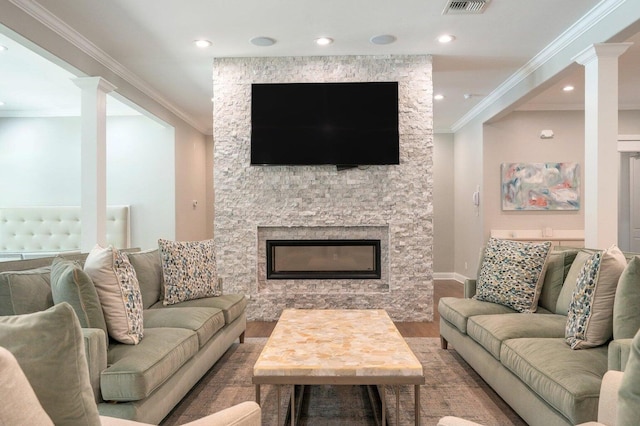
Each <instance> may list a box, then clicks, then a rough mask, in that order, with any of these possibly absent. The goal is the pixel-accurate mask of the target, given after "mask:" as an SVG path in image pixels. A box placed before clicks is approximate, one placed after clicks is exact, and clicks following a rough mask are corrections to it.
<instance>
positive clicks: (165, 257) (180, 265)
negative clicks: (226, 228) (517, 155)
mask: <svg viewBox="0 0 640 426" xmlns="http://www.w3.org/2000/svg"><path fill="white" fill-rule="evenodd" d="M158 248H159V249H160V258H161V260H162V273H163V275H164V284H165V286H164V301H163V304H164V305H172V304H174V303H179V302H184V301H185V300H192V299H200V298H203V297H211V296H220V291H219V289H218V287H217V273H216V256H215V253H214V245H213V240H207V241H168V240H162V239H161V240H158Z"/></svg>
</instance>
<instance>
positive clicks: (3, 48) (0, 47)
mask: <svg viewBox="0 0 640 426" xmlns="http://www.w3.org/2000/svg"><path fill="white" fill-rule="evenodd" d="M5 50H9V48H8V47H7V46H3V45H1V44H0V52H4V51H5Z"/></svg>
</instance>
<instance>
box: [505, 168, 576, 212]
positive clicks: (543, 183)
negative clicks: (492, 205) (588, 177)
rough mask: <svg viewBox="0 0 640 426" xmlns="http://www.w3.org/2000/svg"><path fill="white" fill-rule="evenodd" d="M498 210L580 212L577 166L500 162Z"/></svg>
mask: <svg viewBox="0 0 640 426" xmlns="http://www.w3.org/2000/svg"><path fill="white" fill-rule="evenodd" d="M501 168H502V210H580V165H579V164H578V163H502V165H501Z"/></svg>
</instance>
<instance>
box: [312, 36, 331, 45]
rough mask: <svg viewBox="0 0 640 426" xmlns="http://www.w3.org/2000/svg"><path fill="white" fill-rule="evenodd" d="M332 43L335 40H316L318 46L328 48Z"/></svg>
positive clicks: (323, 38)
mask: <svg viewBox="0 0 640 426" xmlns="http://www.w3.org/2000/svg"><path fill="white" fill-rule="evenodd" d="M331 43H333V39H332V38H330V37H320V38H317V39H316V44H317V45H318V46H327V45H329V44H331Z"/></svg>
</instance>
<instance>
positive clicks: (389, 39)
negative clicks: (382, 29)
mask: <svg viewBox="0 0 640 426" xmlns="http://www.w3.org/2000/svg"><path fill="white" fill-rule="evenodd" d="M369 41H370V42H371V43H373V44H380V45H382V44H391V43H393V42H394V41H396V36H394V35H391V34H383V35H377V36H374V37H371V38H370V39H369Z"/></svg>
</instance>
